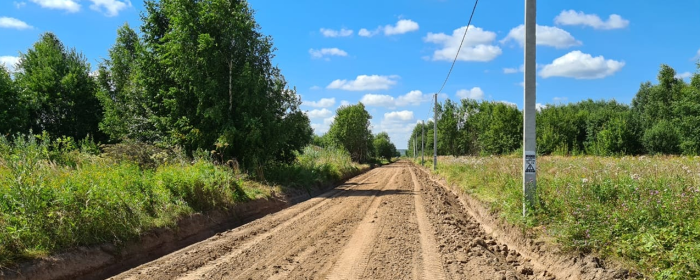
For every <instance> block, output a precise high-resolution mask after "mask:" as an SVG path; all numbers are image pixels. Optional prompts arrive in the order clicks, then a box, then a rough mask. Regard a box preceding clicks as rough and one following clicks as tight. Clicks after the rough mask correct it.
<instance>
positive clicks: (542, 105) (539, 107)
mask: <svg viewBox="0 0 700 280" xmlns="http://www.w3.org/2000/svg"><path fill="white" fill-rule="evenodd" d="M544 108H547V105H544V104H542V103H536V104H535V110H537V111H542V109H544Z"/></svg>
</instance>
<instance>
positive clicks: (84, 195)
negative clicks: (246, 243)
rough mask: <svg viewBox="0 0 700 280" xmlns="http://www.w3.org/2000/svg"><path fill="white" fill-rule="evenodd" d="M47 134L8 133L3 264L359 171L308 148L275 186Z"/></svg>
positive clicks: (0, 179)
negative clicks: (133, 156)
mask: <svg viewBox="0 0 700 280" xmlns="http://www.w3.org/2000/svg"><path fill="white" fill-rule="evenodd" d="M43 139H44V140H41V139H40V138H39V139H38V138H36V137H33V136H30V137H19V138H17V139H16V140H14V141H9V140H8V139H6V138H4V137H2V136H0V198H1V199H0V267H3V266H8V265H11V264H13V263H16V262H18V261H21V260H26V259H32V258H36V257H41V256H46V255H49V254H52V253H55V252H58V251H61V250H65V249H69V248H74V247H77V246H89V245H94V244H101V243H105V242H111V243H114V244H116V245H120V244H124V243H125V242H127V241H130V240H134V239H137V238H138V237H139V236H140V235H141V234H143V233H144V232H147V231H149V230H152V229H154V228H158V227H172V226H175V225H176V223H177V221H178V220H179V219H180V218H181V217H183V216H186V215H189V214H192V213H196V212H206V211H212V210H226V209H229V208H230V207H232V206H234V205H236V204H238V203H242V202H246V201H250V200H253V199H258V198H265V197H269V196H270V195H271V193H272V192H277V193H285V192H286V191H291V190H294V189H295V188H308V186H309V185H311V184H312V183H315V184H328V183H330V182H333V181H335V180H337V179H339V178H342V177H345V176H348V175H349V174H354V173H356V172H357V171H358V170H359V169H360V168H361V166H358V165H356V164H353V163H352V162H351V161H350V157H349V156H348V155H347V154H343V153H342V152H339V151H336V150H315V149H313V148H307V150H306V153H304V154H300V155H298V156H297V158H298V161H299V163H298V164H294V165H289V166H287V169H271V170H270V171H268V172H266V174H267V176H269V177H276V178H278V179H279V180H278V181H277V182H282V183H281V184H271V183H261V182H260V181H259V180H253V179H252V177H250V176H248V175H247V174H245V173H241V172H238V171H236V170H233V169H231V168H229V167H227V166H222V165H216V164H213V163H212V162H211V161H210V160H208V159H203V158H202V157H200V158H197V159H194V160H193V159H191V158H187V157H184V156H182V155H180V154H178V153H170V154H168V153H165V152H162V151H161V152H158V153H156V150H154V151H150V152H152V154H149V153H148V152H147V153H141V154H140V156H142V157H144V158H146V159H148V160H149V161H151V163H153V162H156V164H147V165H144V164H137V163H136V162H134V161H132V160H128V159H123V158H120V157H113V156H110V155H108V154H100V153H99V149H97V148H96V147H94V145H93V146H91V145H89V143H86V144H85V145H82V149H81V148H78V145H76V144H75V143H74V142H72V141H71V140H70V139H58V140H54V141H49V140H46V139H47V137H44V138H43ZM117 158H118V159H117ZM284 170H294V172H291V171H290V172H288V173H285V172H283V171H284Z"/></svg>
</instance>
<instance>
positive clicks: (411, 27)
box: [384, 19, 418, 36]
mask: <svg viewBox="0 0 700 280" xmlns="http://www.w3.org/2000/svg"><path fill="white" fill-rule="evenodd" d="M416 30H418V23H417V22H415V21H412V20H410V19H402V20H399V21H398V22H397V23H396V26H392V25H387V26H384V35H387V36H388V35H396V34H404V33H408V32H412V31H416Z"/></svg>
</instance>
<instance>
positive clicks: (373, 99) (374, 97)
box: [360, 93, 396, 107]
mask: <svg viewBox="0 0 700 280" xmlns="http://www.w3.org/2000/svg"><path fill="white" fill-rule="evenodd" d="M360 102H362V104H365V106H373V107H396V99H395V98H394V97H393V96H391V95H382V94H371V93H370V94H365V96H363V97H362V99H360Z"/></svg>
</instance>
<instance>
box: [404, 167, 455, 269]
mask: <svg viewBox="0 0 700 280" xmlns="http://www.w3.org/2000/svg"><path fill="white" fill-rule="evenodd" d="M408 170H410V172H411V179H413V187H414V188H413V190H414V192H415V194H414V196H413V197H414V198H415V205H416V216H417V219H418V231H419V232H420V248H421V257H422V262H421V266H422V270H423V273H419V274H418V275H414V278H417V279H420V278H422V279H427V280H443V279H447V278H446V277H445V270H444V268H443V266H442V262H441V259H442V258H441V255H440V253H439V252H438V250H437V242H436V241H435V231H434V230H433V227H432V226H431V225H430V221H429V220H428V214H427V213H426V211H425V205H424V204H423V197H422V191H423V187H422V185H421V184H420V182H418V178H417V177H416V174H415V173H414V172H413V168H412V167H409V168H408Z"/></svg>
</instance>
